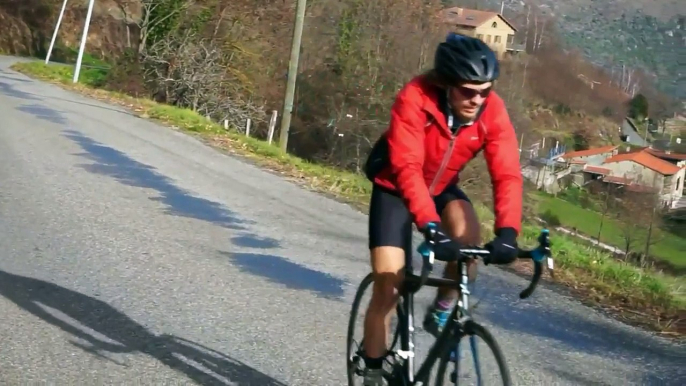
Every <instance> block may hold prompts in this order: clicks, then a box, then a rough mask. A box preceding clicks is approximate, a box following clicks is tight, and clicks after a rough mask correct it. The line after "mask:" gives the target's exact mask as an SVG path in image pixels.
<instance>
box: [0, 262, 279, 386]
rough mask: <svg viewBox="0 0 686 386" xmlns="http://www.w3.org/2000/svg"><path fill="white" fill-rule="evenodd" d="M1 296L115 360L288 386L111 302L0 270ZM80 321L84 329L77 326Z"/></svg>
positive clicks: (217, 381) (194, 376) (201, 379)
mask: <svg viewBox="0 0 686 386" xmlns="http://www.w3.org/2000/svg"><path fill="white" fill-rule="evenodd" d="M0 295H2V296H4V297H5V298H7V299H9V300H11V301H12V302H14V303H15V304H16V305H17V306H19V307H21V308H22V309H24V310H26V311H28V312H30V313H32V314H33V315H35V316H37V317H39V318H40V319H42V320H44V321H45V322H48V323H50V324H52V325H54V326H56V327H59V328H60V329H62V330H63V331H65V332H67V333H69V334H71V335H72V336H73V337H74V338H77V340H78V341H73V342H72V344H74V345H75V346H77V347H79V348H81V349H83V350H85V351H87V352H90V353H91V354H93V355H97V356H100V357H101V358H103V359H107V360H110V361H113V362H115V363H116V361H114V360H112V359H110V358H108V357H107V356H106V355H105V354H108V353H111V354H128V353H137V352H138V353H143V354H146V355H149V356H151V357H153V358H155V359H157V360H158V361H160V362H161V363H163V364H165V365H166V366H168V367H170V368H172V369H174V370H176V371H178V372H180V373H182V374H185V375H186V376H187V377H188V378H189V379H191V380H193V381H195V382H196V383H198V384H202V385H227V384H228V385H240V386H248V385H265V386H285V384H283V383H281V382H279V381H277V380H275V379H273V378H271V377H269V376H267V375H265V374H263V373H261V372H259V371H257V370H255V369H253V368H251V367H250V366H248V365H246V364H244V363H242V362H240V361H237V360H235V359H232V358H230V357H228V356H226V355H224V354H221V353H219V352H217V351H214V350H212V349H209V348H207V347H204V346H202V345H199V344H197V343H194V342H191V341H188V340H185V339H182V338H178V337H175V336H172V335H159V336H158V335H154V334H153V333H151V332H150V331H148V330H147V329H146V328H145V327H143V326H141V325H140V324H138V323H136V322H135V321H134V320H133V319H131V318H129V317H128V316H126V315H124V314H123V313H121V312H119V311H118V310H117V309H115V308H114V307H112V306H110V305H109V304H107V303H105V302H103V301H101V300H97V299H94V298H92V297H89V296H86V295H83V294H81V293H78V292H75V291H72V290H69V289H66V288H64V287H60V286H58V285H56V284H53V283H49V282H45V281H42V280H38V279H33V278H29V277H24V276H20V275H14V274H11V273H8V272H5V271H1V270H0ZM61 315H64V316H66V317H63V316H61ZM69 319H72V320H73V321H72V320H69ZM74 321H75V322H77V323H78V324H80V325H82V326H83V327H84V328H80V327H78V326H76V324H75V323H74ZM88 329H90V330H92V331H94V332H95V333H97V334H99V335H102V336H104V337H105V338H106V339H102V338H99V337H97V336H95V334H93V333H90V332H88ZM203 368H204V369H203Z"/></svg>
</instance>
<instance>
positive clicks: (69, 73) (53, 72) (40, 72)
mask: <svg viewBox="0 0 686 386" xmlns="http://www.w3.org/2000/svg"><path fill="white" fill-rule="evenodd" d="M84 64H85V60H84ZM15 67H16V69H17V70H18V71H22V72H26V73H29V74H32V75H34V76H38V77H40V78H41V79H45V80H52V81H57V82H60V83H65V84H66V83H70V82H72V79H73V78H74V66H73V65H67V64H61V63H51V64H49V65H45V63H39V62H31V63H18V64H16V65H15ZM106 79H107V70H106V69H101V68H87V67H83V66H82V67H81V72H80V73H79V83H81V84H83V85H86V86H88V87H94V88H97V87H102V86H103V85H104V84H105V80H106Z"/></svg>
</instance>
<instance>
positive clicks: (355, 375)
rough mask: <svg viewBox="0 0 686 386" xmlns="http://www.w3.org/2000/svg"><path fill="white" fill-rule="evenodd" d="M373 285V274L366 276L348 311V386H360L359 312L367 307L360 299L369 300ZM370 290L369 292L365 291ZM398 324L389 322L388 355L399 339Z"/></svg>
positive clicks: (361, 317)
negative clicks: (389, 340) (365, 297)
mask: <svg viewBox="0 0 686 386" xmlns="http://www.w3.org/2000/svg"><path fill="white" fill-rule="evenodd" d="M373 283H374V276H373V274H371V273H370V274H368V275H367V276H366V277H365V278H364V279H363V280H362V282H361V283H360V286H359V287H358V289H357V293H356V294H355V299H354V300H353V305H352V309H351V310H350V319H349V321H348V336H347V339H346V347H347V353H346V367H347V369H348V386H356V385H361V384H362V382H361V378H360V377H361V376H362V374H363V372H364V357H363V353H364V351H363V344H364V337H363V332H364V315H365V314H364V312H365V310H362V312H360V307H362V306H363V305H364V306H367V305H368V304H369V300H367V301H366V302H363V300H362V298H363V297H364V296H365V295H369V297H370V298H371V294H372V291H371V287H372V284H373ZM368 289H370V291H367V290H368ZM398 326H399V324H398V323H397V322H396V323H394V321H393V320H392V321H391V325H390V331H392V333H393V338H392V340H391V345H390V348H389V355H390V353H392V352H393V349H394V347H395V345H396V344H397V343H398V338H399V332H400V331H399V329H398ZM356 332H357V333H358V334H359V335H358V336H359V338H358V339H356V338H355V336H356Z"/></svg>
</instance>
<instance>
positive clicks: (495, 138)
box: [364, 33, 523, 386]
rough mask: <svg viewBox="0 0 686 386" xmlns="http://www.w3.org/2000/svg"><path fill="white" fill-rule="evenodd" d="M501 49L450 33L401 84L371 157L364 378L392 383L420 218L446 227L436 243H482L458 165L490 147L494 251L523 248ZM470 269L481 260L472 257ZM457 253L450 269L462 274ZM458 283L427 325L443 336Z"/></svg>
mask: <svg viewBox="0 0 686 386" xmlns="http://www.w3.org/2000/svg"><path fill="white" fill-rule="evenodd" d="M498 74H499V64H498V59H497V58H496V55H495V53H494V52H493V51H492V50H491V49H490V48H489V47H488V46H487V45H486V44H485V43H483V42H482V41H481V40H479V39H476V38H473V37H469V36H464V35H459V34H455V33H451V34H449V35H448V37H447V38H446V41H444V42H442V43H440V44H439V45H438V48H437V50H436V54H435V59H434V68H433V69H432V70H430V71H428V72H427V73H425V74H422V75H419V76H417V77H415V78H414V79H412V80H411V81H410V82H408V83H407V84H406V85H405V86H404V87H403V89H402V90H400V92H399V93H398V95H397V97H396V100H395V103H394V104H393V107H392V110H391V120H390V124H389V127H388V129H387V131H386V132H385V133H384V134H383V135H382V136H381V138H380V139H379V140H378V141H377V143H376V144H375V146H374V148H373V149H372V152H371V154H370V156H369V158H368V160H367V164H366V169H365V171H366V173H367V177H368V178H370V179H371V180H372V181H373V190H372V196H371V202H370V213H369V248H370V251H371V265H372V270H373V273H374V286H373V295H372V300H371V302H370V304H369V308H368V310H367V314H366V319H365V324H364V325H365V328H364V329H365V333H364V351H365V367H366V370H365V380H364V385H365V386H378V385H382V384H383V379H382V375H381V374H382V371H381V367H382V363H383V359H384V357H385V355H386V350H387V348H386V339H387V336H388V323H389V319H390V313H391V311H393V309H394V308H395V305H396V302H397V287H398V286H399V285H400V284H401V283H402V280H403V268H404V265H405V264H406V256H407V257H408V258H409V257H410V256H411V253H412V249H411V248H412V246H411V238H412V223H413V222H414V224H416V226H417V228H418V229H420V230H422V229H425V227H427V226H428V225H429V224H431V225H432V226H435V227H436V229H437V230H438V232H437V240H436V244H435V253H436V254H437V255H439V257H440V256H441V255H444V256H445V255H449V254H455V253H457V250H458V249H459V248H460V245H469V246H476V245H480V242H481V236H480V223H479V220H478V219H477V215H476V212H475V210H474V207H473V206H472V204H471V202H470V200H469V198H468V197H467V195H466V194H465V193H464V192H463V191H462V190H460V188H458V187H457V182H458V175H459V172H460V171H461V170H462V169H463V168H464V166H465V165H466V163H467V162H469V161H470V160H471V159H473V158H474V157H476V155H477V154H478V153H479V152H481V151H482V150H483V152H484V156H485V158H486V162H487V166H488V171H489V174H490V178H491V181H492V184H493V193H494V201H495V205H494V210H495V234H496V237H495V239H494V240H493V241H491V242H490V243H488V244H487V247H489V248H490V250H491V252H492V256H493V257H492V258H493V261H496V260H497V262H498V263H508V262H512V261H514V260H515V258H516V251H517V242H516V238H517V235H518V233H519V232H520V230H521V217H522V189H523V186H522V184H523V182H522V175H521V171H520V167H519V150H518V145H517V138H516V135H515V131H514V128H513V126H512V124H511V122H510V118H509V116H508V114H507V111H506V109H505V105H504V103H503V100H502V99H501V98H500V97H499V96H498V95H497V94H496V93H495V92H493V91H491V90H492V87H493V82H494V81H495V80H496V79H497V78H498ZM469 272H470V275H469V276H470V279H471V280H473V279H474V278H475V275H476V265H474V264H470V266H469ZM457 276H458V274H457V272H456V268H455V265H454V263H452V264H449V265H448V266H447V267H446V270H445V272H444V277H448V278H452V279H457ZM457 295H458V294H457V291H454V290H451V289H450V288H439V289H438V292H437V295H436V297H435V299H434V302H433V304H432V305H431V306H430V307H429V309H428V310H427V317H426V318H425V320H424V328H425V330H427V331H428V332H430V333H431V334H433V335H434V336H437V334H438V333H439V332H440V330H441V328H442V326H443V325H445V323H446V322H447V317H448V316H449V313H450V310H451V308H452V306H453V302H454V300H455V299H456V298H457Z"/></svg>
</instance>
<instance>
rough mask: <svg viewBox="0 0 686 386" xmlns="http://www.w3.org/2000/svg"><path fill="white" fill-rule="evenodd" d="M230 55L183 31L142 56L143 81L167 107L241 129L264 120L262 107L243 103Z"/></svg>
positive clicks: (151, 48) (211, 43)
mask: <svg viewBox="0 0 686 386" xmlns="http://www.w3.org/2000/svg"><path fill="white" fill-rule="evenodd" d="M232 58H233V53H232V52H230V51H228V52H227V51H226V50H225V49H223V47H221V46H219V45H217V44H215V43H213V42H212V41H211V40H210V39H204V38H201V37H199V36H197V35H196V34H195V33H194V32H192V31H190V30H186V32H184V33H183V34H182V35H171V36H168V37H166V38H164V39H161V40H159V41H157V42H156V43H155V44H153V45H152V46H150V47H149V49H148V50H147V52H146V53H145V55H144V64H145V78H146V80H147V81H148V82H150V84H151V85H152V87H154V88H157V89H158V90H160V91H162V92H163V93H164V95H165V98H166V99H167V102H168V103H172V104H175V105H178V106H181V107H187V108H190V109H191V110H193V111H196V112H198V113H200V114H202V115H204V116H209V117H212V118H214V119H215V120H217V121H223V120H225V119H226V120H228V121H229V123H231V124H233V125H236V126H238V125H242V124H243V123H244V122H245V121H246V120H247V119H248V118H250V119H252V120H253V121H259V120H261V118H264V110H263V108H262V106H261V105H259V104H256V103H254V102H253V101H251V100H249V99H245V98H244V97H243V95H245V93H244V92H242V91H243V90H241V89H240V82H238V81H237V80H236V79H235V77H234V76H233V71H232V70H231V68H232V66H231V64H232V63H231V60H232Z"/></svg>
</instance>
